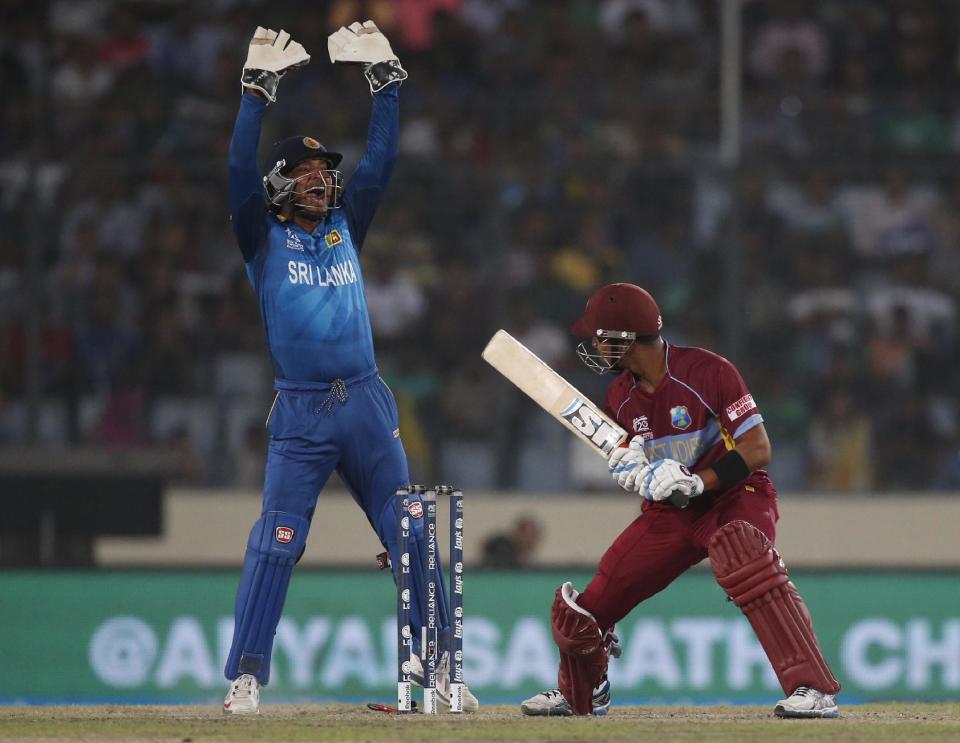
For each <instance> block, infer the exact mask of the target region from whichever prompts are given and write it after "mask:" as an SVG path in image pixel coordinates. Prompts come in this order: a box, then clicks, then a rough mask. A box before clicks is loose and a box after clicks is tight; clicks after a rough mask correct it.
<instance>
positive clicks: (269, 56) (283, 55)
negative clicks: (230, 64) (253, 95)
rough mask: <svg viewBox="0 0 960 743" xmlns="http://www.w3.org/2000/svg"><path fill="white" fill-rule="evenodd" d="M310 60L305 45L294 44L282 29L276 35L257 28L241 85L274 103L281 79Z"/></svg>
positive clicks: (245, 63) (244, 64)
mask: <svg viewBox="0 0 960 743" xmlns="http://www.w3.org/2000/svg"><path fill="white" fill-rule="evenodd" d="M288 41H289V42H290V43H289V44H288V43H287V42H288ZM309 61H310V55H309V54H307V50H306V49H304V48H303V45H302V44H298V43H297V42H296V41H291V40H290V34H288V33H287V32H286V31H284V30H282V29H281V30H280V32H279V33H277V32H276V31H274V30H273V29H270V28H264V27H263V26H257V30H256V31H255V32H254V34H253V38H252V39H251V40H250V49H249V50H248V51H247V61H246V62H244V63H243V76H242V77H241V78H240V83H241V85H243V87H245V88H253V89H254V90H259V91H260V92H261V93H263V94H264V95H265V96H266V97H267V100H269V101H270V102H271V103H273V102H274V101H276V100H277V85H278V84H279V83H280V78H281V77H283V76H284V75H285V74H286V73H287V72H289V71H290V70H293V69H296V68H297V67H303V66H304V65H305V64H307V63H308V62H309Z"/></svg>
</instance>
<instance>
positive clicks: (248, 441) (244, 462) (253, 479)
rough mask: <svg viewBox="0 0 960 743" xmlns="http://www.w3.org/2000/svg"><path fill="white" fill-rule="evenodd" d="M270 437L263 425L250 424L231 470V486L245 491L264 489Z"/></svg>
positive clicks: (244, 433)
mask: <svg viewBox="0 0 960 743" xmlns="http://www.w3.org/2000/svg"><path fill="white" fill-rule="evenodd" d="M268 439H269V435H268V434H267V428H266V426H265V425H263V424H262V423H250V424H249V425H248V426H247V427H246V429H245V430H244V432H243V442H242V443H241V445H240V449H239V451H238V452H237V455H236V457H235V458H234V461H233V466H232V467H231V469H230V476H231V477H230V485H231V486H232V487H235V488H243V489H245V490H256V491H258V492H259V491H260V490H262V489H263V473H264V467H265V466H266V462H267V455H266V451H267V443H268Z"/></svg>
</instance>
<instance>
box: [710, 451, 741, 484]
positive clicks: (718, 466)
mask: <svg viewBox="0 0 960 743" xmlns="http://www.w3.org/2000/svg"><path fill="white" fill-rule="evenodd" d="M710 467H711V468H712V469H713V471H714V472H715V473H716V475H717V488H716V489H717V490H720V491H723V490H726V489H727V488H730V487H733V486H734V485H736V484H737V483H738V482H740V481H742V480H746V479H747V478H748V477H749V476H750V468H749V467H748V466H747V463H746V462H745V461H743V457H742V456H740V452H738V451H737V450H736V449H731V450H730V451H728V452H727V453H726V454H724V455H723V456H722V457H720V459H718V460H717V461H716V462H714V463H713V464H711V465H710Z"/></svg>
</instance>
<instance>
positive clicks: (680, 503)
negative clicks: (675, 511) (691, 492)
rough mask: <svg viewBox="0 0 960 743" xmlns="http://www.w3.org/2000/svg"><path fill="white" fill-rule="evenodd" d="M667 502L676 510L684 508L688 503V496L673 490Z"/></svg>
mask: <svg viewBox="0 0 960 743" xmlns="http://www.w3.org/2000/svg"><path fill="white" fill-rule="evenodd" d="M669 501H670V503H671V504H672V505H674V506H676V507H677V508H686V507H687V504H688V503H689V502H690V496H688V495H687V494H686V493H684V492H683V491H682V490H674V491H673V492H672V493H670V498H669Z"/></svg>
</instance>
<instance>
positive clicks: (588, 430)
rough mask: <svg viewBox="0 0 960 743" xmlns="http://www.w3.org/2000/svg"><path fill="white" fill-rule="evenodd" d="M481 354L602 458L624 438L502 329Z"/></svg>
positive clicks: (677, 497) (682, 500)
mask: <svg viewBox="0 0 960 743" xmlns="http://www.w3.org/2000/svg"><path fill="white" fill-rule="evenodd" d="M482 355H483V359H484V361H486V362H487V363H488V364H490V366H492V367H493V368H494V369H496V370H497V371H498V372H500V373H501V374H502V375H503V376H505V377H506V378H507V379H509V380H510V381H511V382H512V383H513V384H514V385H515V386H516V387H517V388H518V389H519V390H520V391H521V392H523V393H524V394H525V395H527V397H529V398H530V399H531V400H533V401H534V402H535V403H537V405H539V406H540V407H541V408H543V409H544V410H546V411H547V412H548V413H550V415H552V416H553V417H554V418H556V419H557V420H558V421H560V423H562V424H563V425H564V426H566V427H567V429H569V430H570V431H572V432H573V433H574V434H575V435H576V436H577V437H578V438H579V439H580V440H581V441H583V442H584V443H586V444H588V445H589V446H590V448H591V450H593V451H594V452H596V453H597V454H598V455H600V456H601V457H603V458H604V459H606V458H607V457H608V456H609V454H610V452H611V451H613V450H614V449H615V448H616V447H618V446H620V444H622V443H623V442H624V441H626V439H627V432H626V431H625V430H624V429H622V428H621V427H620V426H619V425H617V423H616V422H615V421H614V420H613V419H612V418H610V417H609V416H608V415H607V414H606V413H604V412H603V411H602V410H601V409H600V408H598V407H597V406H596V405H594V404H593V403H592V402H591V401H590V399H589V398H588V397H587V396H586V395H584V394H583V393H581V392H580V391H579V390H577V388H576V387H574V386H573V385H572V384H570V383H569V382H568V381H567V380H566V379H564V378H563V377H561V376H560V375H559V374H557V373H556V372H555V371H554V370H553V369H551V368H550V366H549V365H548V364H547V363H546V362H545V361H544V360H543V359H541V358H540V357H539V356H537V355H536V354H535V353H534V352H533V351H531V350H530V349H529V348H527V347H526V346H524V345H523V344H522V343H521V342H520V341H518V340H517V339H516V338H514V337H513V336H512V335H510V334H509V333H508V332H507V331H506V330H498V331H497V332H496V333H494V335H493V338H491V339H490V342H489V343H487V347H486V348H485V349H483V354H482ZM688 501H689V499H688V498H687V496H686V495H684V494H683V493H681V492H680V491H679V490H675V491H674V492H673V493H672V494H671V496H670V502H671V503H672V504H673V505H675V506H676V507H677V508H686V506H687V503H688Z"/></svg>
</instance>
